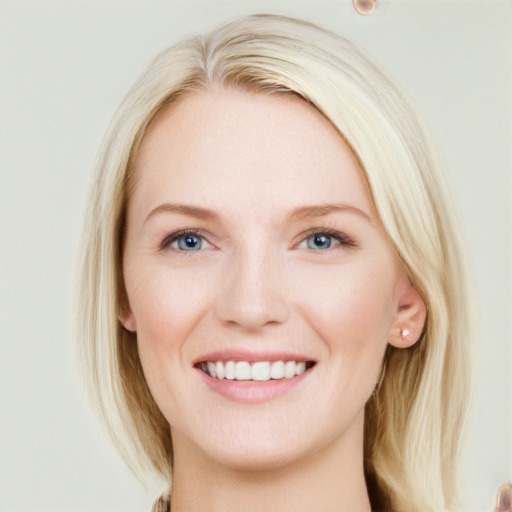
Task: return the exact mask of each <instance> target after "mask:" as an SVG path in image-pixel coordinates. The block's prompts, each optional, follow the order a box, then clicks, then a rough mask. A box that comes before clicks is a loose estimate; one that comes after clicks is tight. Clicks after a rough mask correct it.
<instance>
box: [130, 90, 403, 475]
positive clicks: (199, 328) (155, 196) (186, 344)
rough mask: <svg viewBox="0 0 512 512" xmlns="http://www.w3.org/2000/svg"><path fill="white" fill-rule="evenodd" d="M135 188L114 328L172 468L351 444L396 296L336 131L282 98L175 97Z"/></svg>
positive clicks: (240, 464) (394, 271)
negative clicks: (174, 461)
mask: <svg viewBox="0 0 512 512" xmlns="http://www.w3.org/2000/svg"><path fill="white" fill-rule="evenodd" d="M135 173H136V181H135V188H134V192H133V194H132V196H131V198H130V199H129V204H128V213H127V223H128V227H127V235H126V242H125V247H124V264H123V271H124V279H125V284H126V291H127V295H128V303H129V307H128V309H127V310H126V313H125V316H124V324H125V327H126V328H128V329H130V330H133V331H136V332H137V341H138V349H139V354H140V359H141V363H142V367H143V370H144V374H145V376H146V380H147V383H148V386H149V388H150V390H151V393H152V395H153V397H154V399H155V401H156V403H157V404H158V406H159V408H160V410H161V411H162V413H163V414H164V416H165V417H166V419H167V420H168V422H169V424H170V425H171V432H172V437H173V443H174V447H175V451H176V453H177V454H180V453H181V454H183V455H184V456H185V455H186V456H195V457H203V458H205V459H208V460H210V461H215V462H218V463H221V464H224V465H227V466H230V467H234V468H246V467H251V468H258V467H269V466H279V465H283V464H286V463H288V462H291V461H293V460H295V459H297V458H299V457H304V456H307V455H308V454H313V453H318V451H319V450H322V449H327V447H329V446H330V447H332V446H342V445H343V444H347V443H352V444H353V443H360V442H361V438H362V429H363V411H364V405H365V402H366V401H367V399H368V398H369V396H370V395H371V393H372V391H373V389H374V387H375V384H376V382H377V380H378V378H379V373H380V368H381V362H382V358H383V354H384V350H385V348H386V344H387V342H388V341H389V340H390V337H391V338H392V337H393V335H392V334H391V333H393V332H394V331H396V329H397V326H398V327H399V323H400V321H401V316H400V315H403V314H404V311H407V310H408V309H409V308H410V297H411V286H410V284H409V281H408V279H407V277H406V276H405V274H404V272H403V271H402V269H401V267H400V265H399V264H398V262H397V259H396V258H395V256H394V254H393V251H392V250H391V248H390V246H389V243H388V242H387V240H386V237H385V235H384V233H383V230H382V228H381V226H380V223H379V219H378V217H377V215H376V212H375V209H374V207H373V204H372V200H371V198H370V194H369V192H368V189H367V186H366V184H365V181H364V179H363V178H362V171H361V169H360V166H359V164H358V162H357V160H356V158H355V157H354V155H353V154H352V152H351V150H350V149H349V148H348V146H347V145H346V144H345V142H344V141H343V139H342V138H341V137H340V135H339V134H338V132H337V131H336V130H335V129H334V128H333V127H332V125H331V124H330V123H329V122H328V121H327V120H326V119H325V118H324V117H323V116H322V115H320V114H319V112H318V111H317V110H315V109H314V108H313V107H312V106H310V105H309V104H307V103H306V102H304V101H302V100H300V99H297V98H296V97H294V96H288V95H277V94H273V95H262V94H253V93H247V92H240V91H234V90H219V91H215V92H204V93H193V94H192V93H191V94H189V95H187V96H185V97H184V98H183V99H182V100H181V101H180V102H179V103H177V104H175V105H173V106H172V107H170V108H168V109H167V110H165V111H163V112H162V113H160V114H159V116H158V117H157V118H156V119H155V120H154V121H153V123H152V124H151V126H150V128H149V130H148V132H147V134H146V135H145V137H144V140H143V142H142V146H141V148H140V153H139V155H138V157H137V160H136V163H135ZM223 374H224V378H219V377H222V376H223ZM292 374H293V375H295V376H293V377H292V376H291V375H292ZM233 377H234V378H233ZM333 443H335V445H333Z"/></svg>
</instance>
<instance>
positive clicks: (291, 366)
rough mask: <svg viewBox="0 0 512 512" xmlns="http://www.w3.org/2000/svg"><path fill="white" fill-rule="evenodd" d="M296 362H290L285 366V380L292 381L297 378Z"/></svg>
mask: <svg viewBox="0 0 512 512" xmlns="http://www.w3.org/2000/svg"><path fill="white" fill-rule="evenodd" d="M295 366H296V364H295V362H294V361H288V362H287V363H286V364H285V365H284V377H285V379H291V378H292V377H295Z"/></svg>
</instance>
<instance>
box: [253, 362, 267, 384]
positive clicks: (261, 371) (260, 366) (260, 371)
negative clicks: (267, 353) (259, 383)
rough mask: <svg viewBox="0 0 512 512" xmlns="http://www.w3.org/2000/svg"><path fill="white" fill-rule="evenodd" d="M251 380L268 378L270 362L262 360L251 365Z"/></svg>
mask: <svg viewBox="0 0 512 512" xmlns="http://www.w3.org/2000/svg"><path fill="white" fill-rule="evenodd" d="M252 380H270V363H268V362H267V361H262V362H259V363H254V364H253V365H252Z"/></svg>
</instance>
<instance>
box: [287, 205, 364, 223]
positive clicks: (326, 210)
mask: <svg viewBox="0 0 512 512" xmlns="http://www.w3.org/2000/svg"><path fill="white" fill-rule="evenodd" d="M337 212H349V213H354V214H356V215H359V216H360V217H362V218H364V219H365V220H367V221H368V222H369V223H370V224H373V219H372V218H371V217H370V215H368V214H367V213H366V212H365V211H363V210H361V209H360V208H357V207H355V206H352V205H350V204H345V203H337V204H330V203H329V204H320V205H313V206H302V207H300V208H297V209H295V210H293V211H292V212H291V213H290V215H289V219H290V220H291V219H293V218H297V219H307V218H311V217H323V216H325V215H329V214H331V213H337Z"/></svg>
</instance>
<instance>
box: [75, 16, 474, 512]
mask: <svg viewBox="0 0 512 512" xmlns="http://www.w3.org/2000/svg"><path fill="white" fill-rule="evenodd" d="M215 87H234V88H242V89H244V90H249V91H254V92H261V93H292V94H296V95H298V96H300V97H302V98H303V99H304V100H305V101H308V102H310V103H311V104H312V105H314V106H315V107H316V108H317V109H318V110H319V111H320V112H321V113H322V114H323V115H324V116H325V117H326V118H328V119H329V120H330V121H331V123H332V124H333V125H334V126H335V127H336V128H337V129H338V131H339V132H340V134H342V136H343V137H344V138H345V140H346V141H347V142H348V144H349V145H350V146H351V148H352V150H353V151H354V153H355V155H356V156H357V157H358V158H359V160H360V162H361V165H362V167H363V169H364V172H365V178H366V180H367V183H368V186H369V188H370V191H371V194H372V197H373V201H374V203H375V206H376V209H377V211H378V213H379V215H380V218H381V221H382V224H383V226H384V228H385V230H386V231H387V234H388V237H389V240H390V243H391V245H392V246H393V248H394V250H395V251H396V254H397V256H398V257H399V258H400V260H401V261H402V263H403V266H404V268H405V269H406V270H407V272H408V275H409V277H410V280H411V282H412V283H413V284H414V286H415V287H416V288H417V290H418V291H419V293H420V294H421V295H422V297H423V298H424V300H425V303H426V305H427V311H428V313H427V320H426V325H425V329H424V332H423V335H422V339H421V340H420V341H419V342H418V343H417V344H416V345H415V346H414V347H412V348H411V349H395V348H393V347H388V350H387V353H386V357H385V361H384V370H383V372H384V375H383V378H382V381H381V383H380V385H379V386H378V388H377V389H376V392H375V393H374V394H373V395H372V397H371V399H370V400H369V402H368V404H367V407H366V420H365V421H366V424H365V469H366V475H367V479H368V482H369V493H370V497H371V500H372V503H373V506H374V507H377V508H378V507H381V508H386V510H388V509H392V510H395V511H403V512H405V511H407V512H412V511H422V512H427V511H436V512H439V511H441V510H446V509H449V508H452V507H453V506H454V505H455V499H456V462H457V459H458V455H459V451H460V440H461V431H462V427H463V423H464V420H465V417H466V413H467V406H468V398H469V393H470V388H471V357H472V338H473V335H474V333H473V330H472V328H471V325H472V318H473V311H472V306H473V301H472V293H473V292H472V284H471V283H472V280H471V276H470V271H469V265H468V262H467V261H466V249H465V244H464V241H463V239H462V236H461V229H460V226H459V223H458V221H457V216H456V214H455V212H454V210H453V207H452V202H453V201H452V197H451V196H450V194H449V192H448V190H449V188H448V185H447V183H446V179H445V175H444V171H443V165H442V162H441V161H440V158H439V156H438V155H439V153H438V150H437V148H436V147H435V144H434V143H433V141H432V137H431V136H430V134H429V132H428V130H427V129H426V128H425V127H424V126H423V124H422V123H421V122H420V120H419V119H418V116H417V115H416V114H415V113H414V111H413V109H412V108H411V106H410V105H409V102H408V101H407V99H406V98H405V97H404V96H403V94H402V93H401V92H400V91H399V90H398V89H397V88H396V87H395V86H394V85H393V84H392V83H391V82H390V81H389V80H388V79H387V78H386V76H384V75H383V74H382V73H381V72H380V71H379V70H378V69H377V68H376V67H375V66H374V65H373V64H372V63H371V62H370V61H369V60H368V59H367V58H366V57H364V56H363V55H362V54H361V53H360V52H359V51H358V50H357V49H356V48H355V47H354V46H353V45H352V44H351V43H349V42H348V41H346V40H345V39H343V38H341V37H339V36H337V35H336V34H333V33H331V32H328V31H325V30H323V29H321V28H319V27H317V26H315V25H313V24H310V23H307V22H303V21H299V20H293V19H289V18H285V17H280V16H270V15H255V16H248V17H245V18H242V19H240V20H237V21H235V22H232V23H229V24H227V25H224V26H223V27H221V28H219V29H217V30H214V31H213V32H212V33H210V34H208V35H206V36H205V37H193V38H190V39H187V40H185V41H183V42H181V43H180V44H177V45H176V46H174V47H172V48H170V49H168V50H167V51H165V52H163V53H162V54H161V55H159V56H158V57H157V58H156V59H155V60H154V62H153V63H152V64H151V65H150V66H149V68H148V69H147V71H146V72H145V73H144V74H143V75H142V76H141V77H140V78H139V80H138V81H137V82H136V84H135V85H134V87H133V88H132V90H131V91H130V92H129V94H128V95H127V97H126V98H125V100H124V102H123V103H122V104H121V106H120V108H119V110H118V111H117V113H116V115H115V117H114V119H113V121H112V123H111V125H110V127H109V129H108V132H107V135H106V137H105V140H104V143H103V146H102V148H101V150H100V154H99V158H98V162H97V169H96V175H95V178H94V182H93V185H92V189H91V195H90V199H89V203H88V204H89V208H88V211H87V214H86V221H85V229H84V234H83V251H82V259H81V268H80V279H81V282H80V289H79V300H80V304H79V341H80V345H79V347H80V349H79V357H80V364H81V366H82V369H83V374H84V377H85V381H86V383H87V386H88V390H89V393H90V395H91V400H92V402H93V404H95V405H96V406H97V410H98V411H99V414H100V415H101V417H102V419H103V421H104V422H105V424H106V425H107V428H108V430H109V432H110V434H111V436H112V439H113V441H114V443H115V444H116V446H117V447H118V449H119V450H120V452H121V454H122V455H123V457H124V458H125V460H126V462H127V463H128V465H129V466H130V467H131V469H132V470H133V471H134V472H135V473H136V474H137V475H138V476H139V478H141V480H143V481H145V480H146V477H147V476H148V474H149V475H151V474H155V473H156V474H158V475H160V476H162V477H163V478H164V479H165V481H166V482H167V483H168V485H170V483H171V477H172V443H171V438H170V431H169V425H168V424H167V422H166V420H165V418H164V417H163V415H162V414H161V412H160V411H159V410H158V407H157V406H156V404H155V402H154V400H153V398H152V397H151V394H150V393H149V390H148V388H147V385H146V382H145V380H144V376H143V373H142V370H141V366H140V362H139V358H138V354H137V346H136V339H135V337H134V336H135V335H133V334H132V333H129V332H128V331H126V330H125V329H123V327H122V325H121V324H120V322H119V321H118V316H119V315H120V313H121V312H122V311H123V307H124V305H125V300H126V299H125V293H124V285H123V276H122V244H123V231H124V223H125V218H124V216H125V208H126V202H127V198H128V196H129V193H130V188H131V186H132V185H133V183H132V174H133V173H132V163H133V160H134V158H135V156H136V154H137V149H138V147H139V145H140V142H141V140H142V138H143V137H144V133H145V131H146V129H147V127H148V125H149V123H150V122H151V120H152V119H153V118H154V116H155V115H156V114H157V113H158V112H159V111H160V110H161V109H162V108H164V107H165V106H166V105H169V104H171V103H173V102H176V101H178V99H179V98H180V96H182V95H184V94H187V93H189V92H191V91H200V90H205V89H211V88H215ZM371 482H374V483H371ZM164 501H165V500H164Z"/></svg>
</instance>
